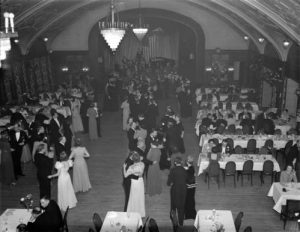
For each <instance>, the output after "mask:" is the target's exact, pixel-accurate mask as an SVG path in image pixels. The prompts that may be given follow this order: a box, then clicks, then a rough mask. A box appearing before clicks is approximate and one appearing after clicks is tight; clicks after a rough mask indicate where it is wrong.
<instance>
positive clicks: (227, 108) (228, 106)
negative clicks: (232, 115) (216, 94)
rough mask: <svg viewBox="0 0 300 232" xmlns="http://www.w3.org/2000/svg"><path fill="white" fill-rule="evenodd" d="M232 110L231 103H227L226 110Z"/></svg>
mask: <svg viewBox="0 0 300 232" xmlns="http://www.w3.org/2000/svg"><path fill="white" fill-rule="evenodd" d="M231 109H232V104H231V102H227V103H226V110H231Z"/></svg>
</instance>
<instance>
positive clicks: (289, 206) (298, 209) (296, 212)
mask: <svg viewBox="0 0 300 232" xmlns="http://www.w3.org/2000/svg"><path fill="white" fill-rule="evenodd" d="M280 220H283V229H284V230H285V226H286V222H287V221H288V220H297V221H298V220H300V200H287V201H286V205H285V206H283V207H282V210H281V213H280ZM298 227H299V224H298ZM299 229H300V228H298V230H299Z"/></svg>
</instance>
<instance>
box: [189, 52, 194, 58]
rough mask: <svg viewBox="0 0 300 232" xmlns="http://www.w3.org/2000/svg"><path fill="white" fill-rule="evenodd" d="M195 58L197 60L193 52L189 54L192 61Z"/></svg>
mask: <svg viewBox="0 0 300 232" xmlns="http://www.w3.org/2000/svg"><path fill="white" fill-rule="evenodd" d="M194 58H195V55H194V53H192V52H191V53H190V54H189V59H190V60H193V59H194Z"/></svg>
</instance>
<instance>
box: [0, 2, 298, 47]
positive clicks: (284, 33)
mask: <svg viewBox="0 0 300 232" xmlns="http://www.w3.org/2000/svg"><path fill="white" fill-rule="evenodd" d="M140 1H141V6H142V8H143V7H145V8H150V9H151V8H156V9H157V8H159V7H160V6H163V7H164V8H167V7H168V6H170V8H171V9H172V11H174V12H175V13H178V14H181V11H182V9H183V7H187V8H189V9H193V11H195V12H197V11H200V10H201V11H203V10H205V11H207V12H209V13H211V14H213V15H215V16H216V17H219V18H221V19H222V20H224V21H226V22H227V23H228V24H230V25H231V26H232V27H233V28H235V30H237V31H238V32H239V33H240V34H241V36H244V35H248V36H249V37H250V38H251V39H252V41H253V42H254V43H256V44H257V43H258V42H257V39H258V38H259V37H264V38H265V39H266V40H267V41H268V42H270V43H272V45H273V46H274V47H275V48H276V49H277V50H280V49H282V48H281V47H282V42H283V41H284V40H288V41H290V42H292V43H297V44H300V1H299V0H140ZM109 4H110V0H1V11H2V13H3V12H5V11H9V12H13V13H14V14H15V24H16V30H17V31H18V33H19V37H20V40H23V43H22V46H25V47H27V48H28V47H30V45H31V44H32V43H33V42H34V41H35V39H37V38H39V37H41V36H48V37H55V36H56V35H58V34H59V33H60V32H61V31H63V30H64V29H65V28H66V27H67V26H68V25H70V24H72V23H73V22H74V21H76V20H78V18H80V17H81V16H82V15H83V14H86V13H87V12H89V11H91V10H95V9H99V12H102V13H99V19H101V18H103V17H105V16H106V14H107V12H108V6H109ZM115 4H116V8H117V9H119V11H122V10H127V9H134V8H138V0H115ZM104 9H105V10H104ZM103 12H106V14H105V13H103ZM137 12H138V11H137ZM195 12H194V13H195ZM191 15H193V14H191ZM1 26H3V25H1Z"/></svg>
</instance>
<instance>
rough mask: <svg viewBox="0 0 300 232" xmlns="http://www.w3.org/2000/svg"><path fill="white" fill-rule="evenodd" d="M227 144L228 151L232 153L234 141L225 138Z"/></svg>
mask: <svg viewBox="0 0 300 232" xmlns="http://www.w3.org/2000/svg"><path fill="white" fill-rule="evenodd" d="M226 141H227V144H228V146H229V147H230V150H231V151H232V150H233V148H234V141H233V139H232V138H226Z"/></svg>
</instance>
